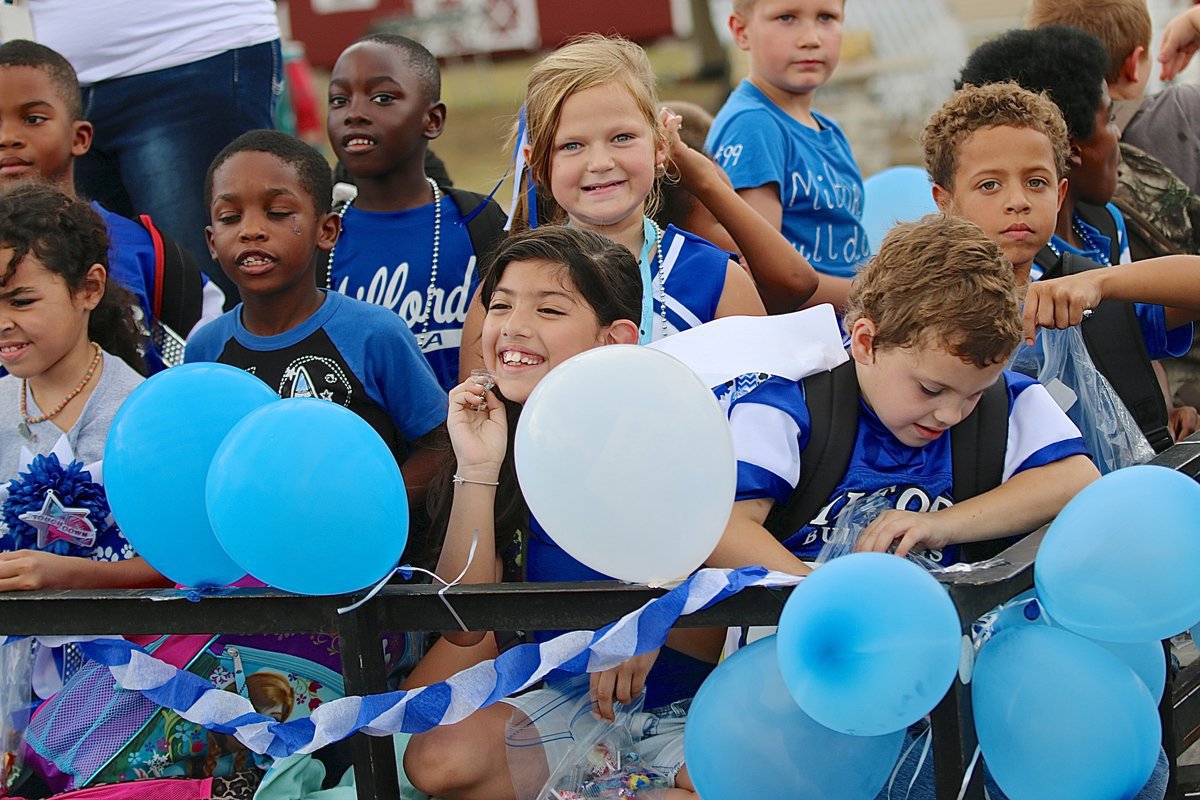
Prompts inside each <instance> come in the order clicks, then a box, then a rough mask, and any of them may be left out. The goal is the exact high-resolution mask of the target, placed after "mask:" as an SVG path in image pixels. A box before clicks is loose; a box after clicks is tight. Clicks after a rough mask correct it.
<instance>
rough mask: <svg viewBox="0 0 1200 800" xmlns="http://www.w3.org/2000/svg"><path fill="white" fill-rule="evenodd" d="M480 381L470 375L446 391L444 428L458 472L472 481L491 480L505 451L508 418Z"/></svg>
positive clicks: (501, 405) (488, 388) (495, 398)
mask: <svg viewBox="0 0 1200 800" xmlns="http://www.w3.org/2000/svg"><path fill="white" fill-rule="evenodd" d="M480 381H481V378H478V377H476V376H472V377H470V378H467V379H466V380H465V381H463V382H462V383H460V384H459V385H458V386H455V387H454V388H453V389H451V390H450V408H449V411H448V412H447V414H446V430H447V431H448V432H449V433H450V444H451V445H452V446H453V448H454V457H455V458H456V459H457V461H458V472H459V473H460V474H462V475H463V476H464V477H467V478H473V479H475V480H495V479H496V476H497V475H498V474H499V471H500V463H501V462H502V461H504V454H505V452H506V451H507V450H508V417H507V415H506V414H505V411H504V404H503V403H502V402H501V401H500V398H499V397H497V396H496V393H495V391H493V390H492V388H491V387H490V386H487V385H486V382H485V383H481V382H480ZM468 472H472V473H474V474H471V475H468V474H467V473H468Z"/></svg>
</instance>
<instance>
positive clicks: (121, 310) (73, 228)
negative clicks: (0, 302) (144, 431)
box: [0, 180, 146, 374]
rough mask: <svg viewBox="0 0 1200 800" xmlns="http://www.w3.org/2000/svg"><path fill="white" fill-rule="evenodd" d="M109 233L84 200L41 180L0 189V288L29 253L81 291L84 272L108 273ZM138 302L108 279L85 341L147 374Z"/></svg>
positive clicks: (71, 290) (71, 286)
mask: <svg viewBox="0 0 1200 800" xmlns="http://www.w3.org/2000/svg"><path fill="white" fill-rule="evenodd" d="M108 244H109V242H108V229H107V228H106V227H105V225H104V220H103V219H101V218H100V215H99V214H97V213H96V212H95V210H93V209H92V207H91V206H90V205H88V204H87V202H86V201H84V200H80V199H79V198H76V197H71V196H70V195H68V194H66V193H65V192H63V191H62V190H61V189H60V188H58V187H57V186H55V185H53V184H50V183H46V182H43V181H37V180H33V181H22V182H21V183H17V184H14V185H13V186H11V187H9V188H6V189H3V190H0V248H3V249H5V250H8V251H10V255H9V258H8V261H7V263H0V286H4V285H5V284H7V283H8V281H9V280H11V279H12V276H13V273H14V272H15V271H16V269H17V267H18V266H20V264H21V262H22V261H23V260H24V259H25V258H26V257H28V256H29V255H30V254H32V255H33V257H34V258H36V259H37V260H38V261H39V262H40V263H41V264H42V266H43V267H45V268H46V269H48V270H49V271H51V272H53V273H55V274H56V275H58V276H59V277H60V278H62V280H63V282H64V283H66V285H67V288H68V289H69V290H70V292H71V294H72V295H75V294H76V293H78V292H79V291H81V290H82V289H83V285H84V281H85V279H86V278H87V274H88V270H89V269H91V267H92V265H93V264H99V265H100V266H102V267H104V269H105V271H106V272H107V271H108ZM136 304H137V299H136V298H135V297H134V296H133V294H132V293H131V292H130V291H129V290H128V289H125V288H124V287H123V286H121V285H120V284H118V283H117V282H116V281H115V280H114V279H113V277H112V275H108V277H107V280H106V281H105V284H104V295H103V296H102V297H101V298H100V303H99V305H97V306H96V307H95V308H94V309H92V311H91V313H90V315H89V316H88V338H90V339H91V340H92V341H93V342H96V343H97V344H99V345H100V346H101V347H103V348H104V349H105V350H107V351H108V352H109V353H111V354H112V355H114V356H116V357H117V358H120V359H121V360H123V361H124V362H125V363H127V364H129V366H131V367H133V368H134V369H135V370H137V371H138V372H141V373H142V374H145V372H146V364H145V360H144V359H143V358H142V352H143V351H144V349H145V346H146V340H145V337H144V336H143V335H142V334H141V332H140V331H139V329H138V325H137V322H136V321H135V319H134V316H133V307H134V306H135V305H136Z"/></svg>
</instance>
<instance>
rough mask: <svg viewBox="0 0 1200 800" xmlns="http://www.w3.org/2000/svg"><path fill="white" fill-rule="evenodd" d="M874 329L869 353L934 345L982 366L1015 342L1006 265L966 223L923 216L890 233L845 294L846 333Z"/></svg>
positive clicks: (1012, 289) (1016, 325) (1017, 321)
mask: <svg viewBox="0 0 1200 800" xmlns="http://www.w3.org/2000/svg"><path fill="white" fill-rule="evenodd" d="M860 318H862V319H869V320H871V321H872V322H874V323H875V328H876V332H875V336H874V347H876V348H888V347H921V346H930V345H934V344H936V345H940V346H942V347H944V348H945V349H946V350H947V351H948V352H950V353H953V354H954V355H956V356H957V357H958V358H960V359H962V360H963V361H964V362H965V363H968V364H974V365H975V366H977V367H981V368H982V367H988V366H991V365H993V364H998V363H1000V362H1002V361H1004V360H1005V359H1007V358H1008V356H1010V355H1011V354H1012V352H1013V351H1014V350H1016V348H1017V345H1018V344H1020V342H1021V312H1020V308H1019V305H1018V300H1017V288H1016V279H1015V278H1014V275H1013V267H1012V263H1011V262H1009V260H1008V259H1007V258H1006V257H1005V256H1004V253H1003V252H1002V251H1001V250H1000V246H999V245H998V244H996V243H995V242H993V241H992V240H991V239H989V238H988V236H987V234H985V233H984V232H983V230H982V229H981V228H980V227H979V226H978V225H976V224H975V223H973V222H968V221H967V220H965V219H960V218H956V217H951V216H947V215H944V214H930V215H929V216H927V217H924V218H922V219H920V220H918V221H917V222H911V223H905V224H900V225H897V226H896V227H894V228H892V230H891V231H890V232H889V233H888V235H887V236H886V237H884V240H883V244H882V245H881V246H880V248H879V252H878V253H876V254H875V256H874V257H873V258H872V259H871V260H870V261H869V262H867V264H866V265H865V266H863V267H862V269H860V270H859V272H858V275H857V276H855V278H854V284H853V285H852V286H851V288H850V299H849V307H848V308H847V309H846V322H845V324H846V329H847V330H849V329H850V328H851V327H852V326H853V325H854V323H855V322H856V321H857V320H859V319H860Z"/></svg>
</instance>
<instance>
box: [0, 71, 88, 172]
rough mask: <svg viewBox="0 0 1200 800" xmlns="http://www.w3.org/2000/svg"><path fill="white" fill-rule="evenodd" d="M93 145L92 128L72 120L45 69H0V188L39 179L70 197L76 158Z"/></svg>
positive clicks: (85, 123) (58, 90)
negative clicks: (53, 184)
mask: <svg viewBox="0 0 1200 800" xmlns="http://www.w3.org/2000/svg"><path fill="white" fill-rule="evenodd" d="M91 144H92V126H91V124H90V123H87V122H83V121H82V120H75V119H72V117H71V113H70V111H69V109H68V107H67V103H66V102H65V101H64V100H63V98H62V96H61V90H60V89H59V87H58V86H56V85H55V83H54V81H52V80H51V79H50V76H49V75H47V74H46V72H45V71H43V70H41V69H38V68H36V67H0V186H2V185H5V184H9V183H12V182H13V181H19V180H28V179H30V178H41V179H43V180H48V181H51V182H53V183H56V184H58V185H60V186H61V187H63V188H64V189H65V190H66V191H69V192H71V193H74V187H73V186H72V185H71V184H72V180H73V175H74V170H73V169H72V167H73V165H74V160H75V159H76V158H78V157H79V156H82V155H83V154H84V153H86V152H87V151H88V148H89V147H91Z"/></svg>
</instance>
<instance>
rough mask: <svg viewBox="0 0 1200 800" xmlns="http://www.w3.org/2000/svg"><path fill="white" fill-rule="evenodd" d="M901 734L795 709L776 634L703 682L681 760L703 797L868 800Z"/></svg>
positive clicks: (893, 755) (893, 756)
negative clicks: (838, 724) (845, 729)
mask: <svg viewBox="0 0 1200 800" xmlns="http://www.w3.org/2000/svg"><path fill="white" fill-rule="evenodd" d="M903 742H904V731H897V732H895V733H890V734H886V735H884V736H849V735H847V734H844V733H838V732H836V731H831V730H830V729H828V728H826V727H824V726H823V725H820V724H818V723H816V722H814V721H813V719H812V718H811V717H809V716H808V715H807V714H805V713H804V712H803V711H801V710H800V707H799V706H797V705H796V703H795V701H794V700H792V696H791V695H790V694H789V693H788V690H787V686H785V685H784V682H783V676H782V675H781V674H780V672H779V661H778V656H777V652H776V637H774V636H770V637H767V638H766V639H761V640H759V641H757V642H754V643H753V644H751V645H748V646H746V647H743V648H742V649H741V650H738V651H737V652H736V653H734V654H733V655H732V656H730V657H729V658H728V659H726V660H725V662H724V663H722V664H721V665H720V666H719V667H717V668H716V670H714V671H713V673H712V674H711V675H709V676H708V678H707V679H706V680H705V681H704V685H703V686H701V687H700V691H699V692H697V693H696V698H695V700H693V701H692V706H691V708H690V709H689V711H688V717H687V727H686V729H685V731H684V740H683V744H684V755H685V757H686V761H687V767H688V774H689V775H690V776H691V779H692V782H693V784H694V785H695V787H696V791H697V792H698V793H699V794H700V795H701V796H702V797H704V798H705V800H745V798H760V797H761V798H769V797H796V798H805V800H870V798H873V797H875V795H876V794H878V792H879V790H880V789H881V788H883V785H884V783H886V782H887V779H888V776H889V775H890V774H891V772H892V769H893V768H894V767H895V765H896V759H897V757H898V756H899V754H900V746H901V745H902V744H903Z"/></svg>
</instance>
